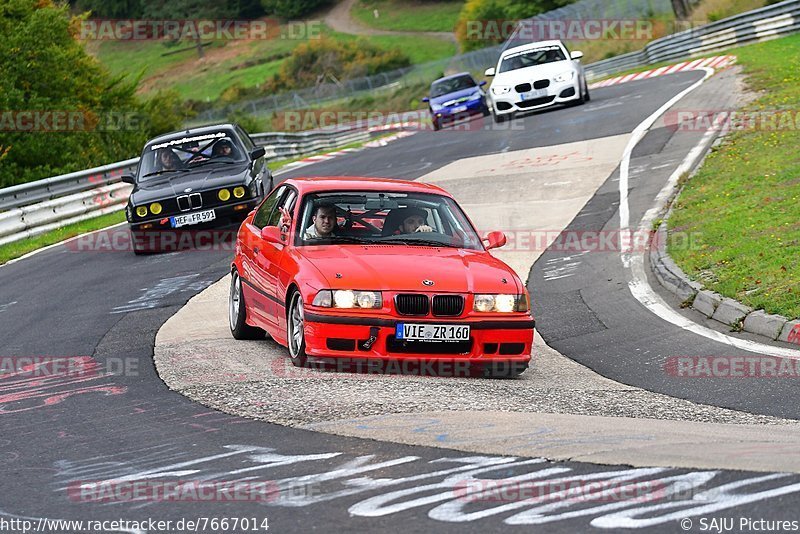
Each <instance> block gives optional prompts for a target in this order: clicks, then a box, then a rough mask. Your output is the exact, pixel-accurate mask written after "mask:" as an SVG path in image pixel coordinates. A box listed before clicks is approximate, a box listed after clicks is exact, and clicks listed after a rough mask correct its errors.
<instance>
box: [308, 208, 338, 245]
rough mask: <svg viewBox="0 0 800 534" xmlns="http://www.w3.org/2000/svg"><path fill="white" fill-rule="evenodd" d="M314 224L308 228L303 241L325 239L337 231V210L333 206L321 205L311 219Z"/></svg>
mask: <svg viewBox="0 0 800 534" xmlns="http://www.w3.org/2000/svg"><path fill="white" fill-rule="evenodd" d="M311 220H312V221H313V223H314V224H312V225H311V226H309V227H308V228H306V231H305V232H304V233H303V239H325V238H330V237H332V236H333V235H334V232H335V230H336V208H335V207H334V206H333V205H332V204H320V205H318V206H317V210H316V212H315V213H314V216H313V217H312V218H311Z"/></svg>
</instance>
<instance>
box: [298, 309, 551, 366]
mask: <svg viewBox="0 0 800 534" xmlns="http://www.w3.org/2000/svg"><path fill="white" fill-rule="evenodd" d="M401 322H405V323H428V324H437V325H438V324H459V325H463V324H468V325H470V339H469V341H468V342H464V341H460V342H425V341H416V342H413V341H403V340H397V339H395V330H396V325H397V323H401ZM534 326H535V323H534V320H533V319H532V318H531V317H530V316H529V315H522V314H520V315H516V314H515V316H514V317H501V318H498V317H492V318H486V319H483V318H475V317H469V318H462V319H450V320H439V319H431V318H427V319H416V318H412V317H409V318H403V319H400V318H396V317H395V318H389V317H374V316H365V315H358V316H355V315H339V314H331V313H320V312H318V311H317V310H314V311H312V310H309V309H308V308H307V309H306V313H305V334H306V354H308V355H309V356H313V357H324V358H358V359H362V358H365V359H373V358H378V359H396V360H405V359H408V360H429V359H435V360H437V361H450V362H465V363H475V364H479V363H490V362H499V361H502V362H519V363H527V362H529V361H530V359H531V350H532V346H533V329H534ZM373 336H374V341H373V342H372V343H369V340H370V338H371V337H373Z"/></svg>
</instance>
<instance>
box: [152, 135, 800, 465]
mask: <svg viewBox="0 0 800 534" xmlns="http://www.w3.org/2000/svg"><path fill="white" fill-rule="evenodd" d="M627 140H628V136H627V135H621V136H614V137H608V138H602V139H594V140H590V141H582V142H578V143H572V144H569V145H559V146H557V147H540V148H534V149H528V150H521V151H515V152H506V153H501V154H495V155H491V156H479V157H475V158H469V159H465V160H460V161H458V162H456V163H453V164H451V165H448V166H445V167H443V168H441V169H439V170H437V171H435V172H433V173H431V174H429V175H426V176H423V177H422V178H420V181H423V182H432V183H436V184H438V185H440V186H442V187H444V188H445V189H447V190H448V191H450V192H451V193H452V194H453V195H454V196H455V197H456V199H457V200H458V201H459V203H460V204H461V205H462V207H463V208H464V209H465V210H466V211H467V213H468V214H469V215H470V217H471V218H472V220H473V222H474V223H475V225H476V226H477V227H478V229H479V230H480V231H488V230H495V229H499V230H503V231H504V232H506V233H507V234H512V235H514V234H516V235H521V234H523V233H531V232H533V233H534V234H535V235H538V236H545V237H543V238H542V239H544V240H545V241H547V242H543V243H541V244H540V243H535V244H528V245H526V246H525V247H521V246H513V244H512V246H511V247H508V248H507V249H500V250H497V251H493V253H496V255H497V256H498V257H500V258H501V259H503V260H504V261H506V262H507V263H508V264H509V265H511V266H512V267H513V268H514V269H515V270H516V271H517V272H518V273H519V274H520V276H521V278H522V280H523V282H524V281H525V280H526V278H527V274H528V270H529V269H530V266H531V265H532V264H533V263H534V261H535V260H536V259H537V258H538V256H539V254H541V252H542V251H543V250H544V248H546V246H547V245H548V244H549V240H552V239H554V238H555V236H556V235H557V233H558V231H560V230H561V229H562V228H564V227H565V226H566V225H567V224H568V223H569V222H570V221H571V220H572V219H573V218H574V217H575V215H576V214H577V213H578V211H579V210H580V209H581V207H582V206H583V205H584V204H585V203H586V201H587V200H589V198H591V196H592V195H593V194H594V193H595V191H596V190H597V188H598V187H599V186H600V185H601V184H602V183H603V181H604V180H605V179H606V178H607V177H608V176H609V175H610V174H611V173H612V172H613V170H614V168H615V167H616V165H617V163H618V162H619V160H620V158H621V156H622V151H623V149H624V147H625V144H626V143H627ZM478 176H480V177H481V178H482V180H478V179H476V177H478ZM486 183H490V184H491V195H487V194H486V188H485V184H486ZM481 184H483V185H481ZM551 235H552V237H547V236H551ZM540 245H541V246H540ZM229 283H230V280H229V277H227V276H226V277H225V278H223V279H222V280H220V281H219V282H217V283H216V284H214V285H212V286H211V287H209V288H208V289H207V290H205V291H204V292H202V293H200V294H199V295H197V296H196V297H194V298H193V299H192V300H190V301H189V302H188V303H187V305H186V306H184V307H183V308H182V309H181V310H180V311H179V312H178V313H176V314H175V315H174V316H173V317H171V318H170V319H169V320H168V321H167V322H166V323H165V324H164V326H163V327H162V328H161V330H160V331H159V333H158V335H157V337H156V345H155V354H154V359H155V364H156V367H157V369H158V373H159V374H160V376H161V378H162V379H163V380H164V382H165V383H166V384H167V385H168V387H169V388H170V389H172V390H174V391H177V392H179V393H181V394H183V395H185V396H187V397H189V398H191V399H193V400H195V401H197V402H199V403H201V404H203V405H206V406H209V407H212V408H215V409H218V410H221V411H223V412H226V413H230V414H235V415H240V416H243V417H250V418H255V419H260V420H264V421H268V422H272V423H278V424H283V425H288V426H292V427H297V428H305V429H309V430H315V431H321V432H328V433H331V434H339V435H347V436H355V437H361V438H368V439H375V440H382V441H392V442H398V443H406V444H413V445H427V446H435V447H443V448H448V449H457V450H462V451H469V452H476V453H481V454H512V455H515V456H531V457H544V458H548V459H552V460H567V459H569V460H578V461H589V462H594V463H602V464H621V465H632V466H665V467H687V468H724V469H742V470H744V469H746V470H760V471H793V472H800V449H798V448H797V446H796V444H797V443H798V442H800V424H798V423H797V422H795V421H792V420H784V419H779V418H775V417H768V416H761V415H754V414H749V413H744V412H737V411H733V410H728V409H724V408H718V407H712V406H706V405H699V404H695V403H692V402H689V401H686V400H682V399H677V398H673V397H668V396H665V395H661V394H657V393H652V392H648V391H645V390H642V389H638V388H633V387H630V386H626V385H624V384H620V383H618V382H614V381H612V380H608V379H606V378H604V377H602V376H600V375H598V374H596V373H594V372H592V371H590V370H589V369H587V368H585V367H583V366H581V365H579V364H578V363H576V362H574V361H573V360H570V359H569V358H567V357H565V356H562V355H561V354H559V353H558V352H556V351H555V350H553V349H551V348H550V347H548V346H547V345H545V344H544V342H543V341H542V339H541V338H540V337H539V336H538V335H537V337H536V340H535V343H534V354H533V361H532V367H531V368H530V369H529V370H528V371H526V372H525V373H524V374H523V375H522V376H521V377H520V378H519V379H516V380H488V379H478V378H462V377H455V378H454V377H430V376H417V375H411V374H397V373H388V374H373V373H353V372H342V371H338V372H325V371H320V370H316V369H296V368H294V367H292V364H291V362H290V361H289V358H288V355H287V352H286V349H285V348H283V347H281V346H279V345H277V344H276V343H274V342H273V341H272V340H269V339H267V340H263V341H236V340H234V339H233V338H232V337H231V335H230V332H229V330H228V324H227V294H228V286H229ZM533 298H535V295H534V296H533ZM654 372H660V371H659V370H654Z"/></svg>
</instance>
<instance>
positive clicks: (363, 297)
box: [312, 289, 383, 309]
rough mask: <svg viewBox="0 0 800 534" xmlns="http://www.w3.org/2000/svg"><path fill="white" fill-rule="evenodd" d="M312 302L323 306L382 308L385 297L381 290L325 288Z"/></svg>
mask: <svg viewBox="0 0 800 534" xmlns="http://www.w3.org/2000/svg"><path fill="white" fill-rule="evenodd" d="M312 304H313V305H314V306H320V307H322V308H344V309H348V308H380V307H382V306H383V297H382V295H381V292H380V291H354V290H351V289H336V290H330V289H323V290H322V291H320V292H319V293H317V296H316V297H314V301H313V303H312Z"/></svg>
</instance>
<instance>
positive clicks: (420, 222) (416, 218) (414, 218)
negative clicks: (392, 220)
mask: <svg viewBox="0 0 800 534" xmlns="http://www.w3.org/2000/svg"><path fill="white" fill-rule="evenodd" d="M399 213H400V214H399V216H397V218H398V219H399V220H400V221H401V222H400V226H399V227H398V233H400V234H413V233H414V232H433V228H431V227H430V226H428V224H427V222H428V215H427V213H425V210H424V209H422V208H401V209H400V210H399Z"/></svg>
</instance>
